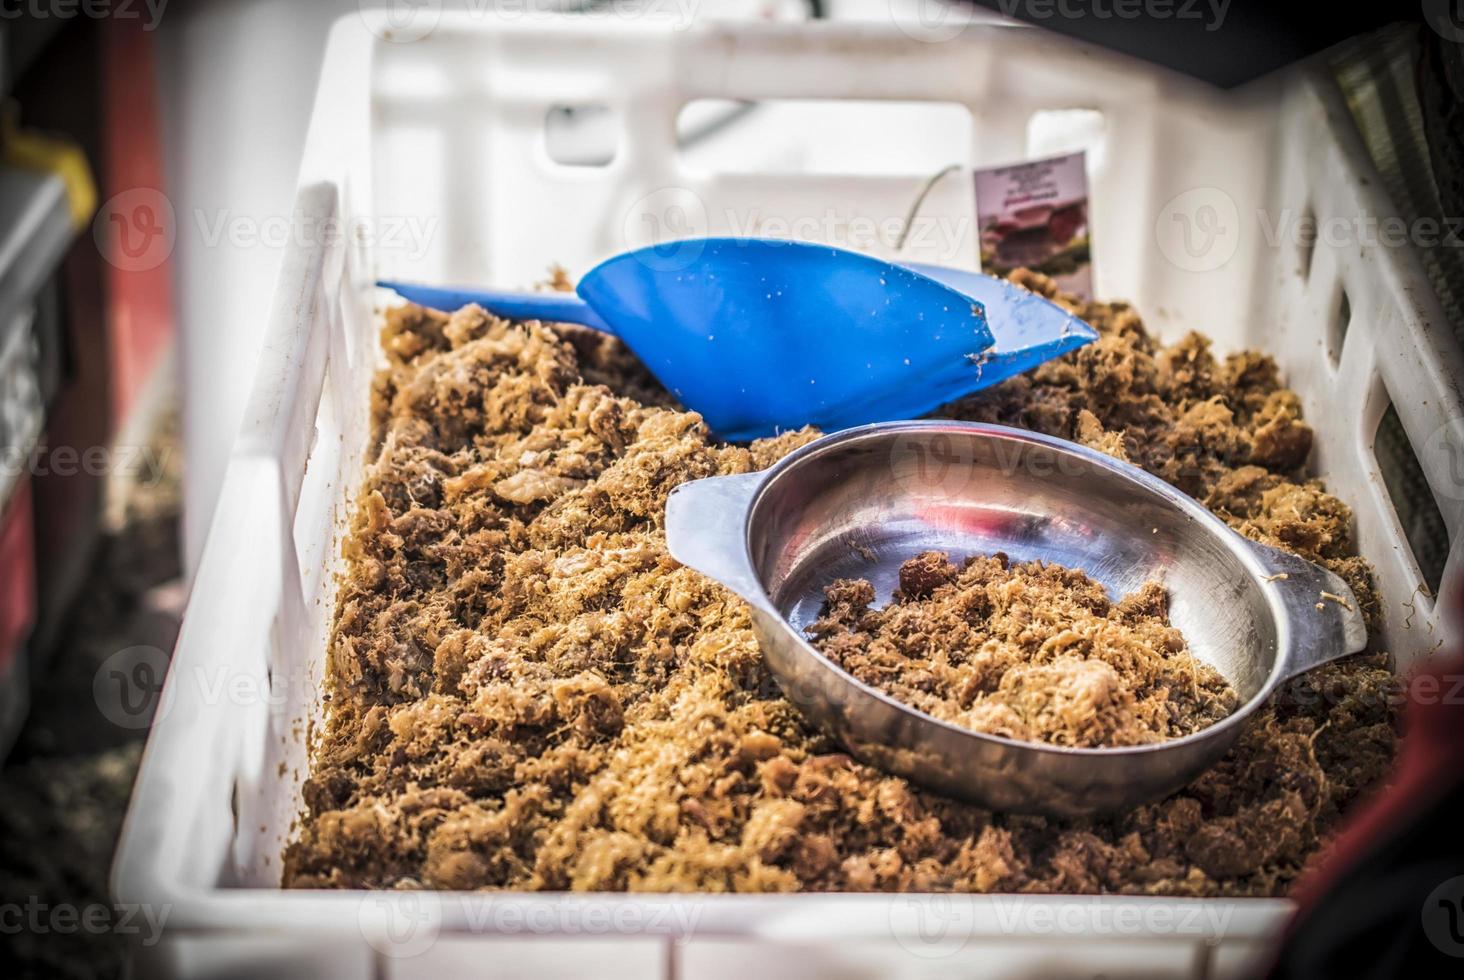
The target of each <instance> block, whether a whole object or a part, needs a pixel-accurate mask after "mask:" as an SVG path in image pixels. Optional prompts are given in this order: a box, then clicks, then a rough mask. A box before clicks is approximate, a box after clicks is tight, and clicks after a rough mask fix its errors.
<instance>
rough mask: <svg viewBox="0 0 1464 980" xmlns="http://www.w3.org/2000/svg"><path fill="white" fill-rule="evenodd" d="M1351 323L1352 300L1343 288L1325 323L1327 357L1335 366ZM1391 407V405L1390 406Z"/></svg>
mask: <svg viewBox="0 0 1464 980" xmlns="http://www.w3.org/2000/svg"><path fill="white" fill-rule="evenodd" d="M1351 324H1352V300H1351V299H1350V298H1348V296H1347V290H1346V289H1343V290H1341V292H1340V295H1339V296H1338V299H1337V309H1336V311H1335V312H1334V313H1333V314H1332V321H1331V322H1330V323H1329V324H1328V325H1327V357H1328V358H1329V359H1330V360H1331V362H1332V367H1333V368H1335V367H1336V366H1337V365H1338V364H1340V363H1341V361H1342V345H1343V344H1345V343H1346V342H1347V328H1348V327H1349V326H1351ZM1390 407H1391V406H1390Z"/></svg>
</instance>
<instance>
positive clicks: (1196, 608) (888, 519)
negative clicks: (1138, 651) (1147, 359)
mask: <svg viewBox="0 0 1464 980" xmlns="http://www.w3.org/2000/svg"><path fill="white" fill-rule="evenodd" d="M666 537H667V541H668V544H669V547H670V550H671V554H672V555H673V556H674V557H675V558H676V559H677V560H678V561H680V562H682V563H683V564H685V565H688V566H690V567H692V568H694V569H696V570H698V571H700V572H702V573H703V574H705V575H708V576H710V577H711V578H714V579H716V580H717V581H719V582H721V583H722V584H723V585H725V586H727V587H728V588H729V589H731V590H732V591H734V592H736V593H737V594H738V595H740V596H741V597H742V598H743V599H745V600H747V602H748V604H749V605H750V606H751V608H752V622H753V628H754V630H755V632H756V634H757V637H758V641H759V642H760V643H761V645H762V649H763V653H764V655H765V656H766V657H767V659H768V663H769V665H770V666H771V668H772V670H773V673H774V674H775V675H776V677H777V678H778V681H779V684H780V685H781V686H782V688H783V691H784V693H785V694H786V695H787V696H788V698H789V699H790V700H792V701H793V702H794V703H795V704H797V705H798V706H799V707H800V708H802V709H803V710H804V711H805V712H806V713H807V714H809V715H810V716H811V717H812V718H814V719H815V720H816V721H817V722H819V723H821V724H823V725H825V726H827V727H828V728H829V729H830V730H832V731H833V732H834V733H835V734H836V735H837V736H838V737H839V738H841V739H842V740H843V741H844V743H845V744H846V745H848V747H849V749H850V751H851V752H853V754H854V755H856V756H858V757H859V758H861V759H863V760H865V761H867V762H869V763H871V764H873V765H876V766H879V767H881V768H883V769H886V770H888V771H889V772H892V773H897V774H899V775H902V776H905V777H907V778H909V779H911V780H913V781H915V782H918V783H921V784H923V785H925V786H929V787H931V788H933V789H936V790H939V791H941V792H943V793H946V794H948V795H951V796H956V797H960V798H963V799H967V800H970V801H972V802H974V803H978V804H981V805H982V806H987V807H991V808H994V809H1000V810H1011V811H1024V812H1032V813H1046V814H1053V815H1058V816H1086V815H1092V814H1098V813H1105V812H1111V811H1114V810H1120V809H1124V808H1126V807H1132V806H1134V805H1136V804H1139V803H1143V802H1145V801H1147V800H1151V799H1154V798H1156V797H1159V796H1162V795H1164V794H1166V793H1169V792H1171V791H1173V790H1175V789H1178V788H1179V787H1180V786H1183V785H1184V784H1185V783H1187V782H1189V781H1190V780H1191V779H1193V778H1194V777H1195V776H1197V775H1199V773H1201V772H1202V771H1203V770H1204V769H1205V768H1207V767H1208V766H1210V765H1212V764H1213V763H1214V762H1215V761H1216V760H1218V759H1219V758H1220V756H1221V755H1223V754H1224V753H1225V751H1226V750H1227V749H1228V748H1229V747H1230V745H1231V744H1232V743H1233V742H1234V740H1235V738H1236V736H1237V734H1238V733H1239V732H1240V726H1241V725H1242V724H1243V723H1244V721H1245V719H1246V717H1247V716H1249V715H1250V714H1251V713H1252V712H1253V711H1255V710H1256V708H1257V707H1259V706H1260V704H1261V702H1262V701H1264V700H1265V698H1266V697H1267V696H1268V695H1269V694H1270V693H1271V692H1272V691H1273V690H1274V689H1275V688H1276V685H1278V684H1279V683H1281V682H1282V681H1283V680H1286V679H1287V678H1290V677H1293V676H1295V675H1297V674H1300V673H1302V672H1303V671H1306V670H1309V669H1311V668H1312V667H1316V666H1318V665H1320V664H1323V663H1326V662H1328V661H1330V660H1334V659H1336V658H1337V657H1341V656H1344V655H1346V654H1349V653H1356V652H1357V651H1359V650H1361V649H1363V647H1364V646H1365V645H1366V643H1367V634H1366V630H1365V628H1364V626H1363V620H1362V616H1361V614H1360V613H1359V612H1358V609H1357V602H1356V600H1355V599H1354V598H1353V596H1352V593H1351V592H1350V591H1349V589H1348V588H1347V586H1346V584H1345V583H1343V581H1342V580H1341V579H1340V578H1338V577H1337V576H1336V575H1333V574H1332V573H1331V572H1328V571H1326V570H1325V569H1322V568H1319V567H1317V566H1316V565H1313V564H1311V563H1310V562H1307V561H1303V560H1302V559H1300V558H1297V557H1295V556H1293V555H1289V554H1287V553H1285V552H1282V551H1278V550H1276V549H1274V548H1269V547H1266V546H1265V545H1260V544H1257V543H1256V542H1253V541H1249V540H1247V539H1246V538H1244V537H1242V536H1241V535H1239V534H1237V533H1236V532H1234V531H1232V530H1231V529H1230V528H1229V527H1227V526H1226V525H1225V524H1224V523H1223V522H1222V521H1220V520H1219V519H1218V518H1217V517H1215V516H1214V515H1213V514H1211V513H1210V512H1209V511H1208V510H1206V509H1205V507H1204V506H1202V505H1201V504H1200V503H1199V502H1197V501H1195V500H1194V499H1192V498H1190V497H1188V496H1186V495H1185V494H1183V493H1181V492H1179V491H1178V490H1176V489H1174V488H1173V487H1171V486H1170V485H1169V484H1167V483H1165V482H1164V481H1162V480H1159V479H1157V478H1156V477H1153V476H1151V475H1149V474H1148V473H1145V472H1144V471H1143V470H1140V469H1138V468H1137V467H1134V466H1131V465H1129V464H1126V463H1122V462H1119V461H1117V460H1115V459H1113V458H1111V457H1109V456H1106V455H1104V454H1103V453H1099V452H1096V451H1094V450H1091V449H1087V448H1085V447H1083V446H1079V445H1076V444H1074V443H1071V442H1067V441H1064V440H1061V439H1054V438H1051V437H1048V436H1042V435H1037V434H1035V433H1031V432H1025V431H1022V430H1018V429H1010V428H1006V427H1004V426H995V425H980V424H975V423H959V422H938V421H931V422H890V423H884V424H879V425H870V426H863V427H860V428H856V429H848V430H845V431H843V432H839V433H835V434H833V435H830V436H826V437H824V438H822V439H819V440H818V441H817V442H814V443H811V444H809V445H807V446H805V447H803V448H802V449H800V450H798V451H797V452H794V453H792V454H791V455H789V456H788V457H787V458H785V459H784V460H782V461H781V462H780V463H778V464H777V465H776V466H774V467H772V468H771V469H769V470H765V471H763V472H760V473H749V474H745V475H740V476H725V477H713V478H711V479H706V480H697V481H695V482H693V483H688V484H685V485H683V486H680V487H678V488H677V489H676V490H675V492H673V493H672V495H671V498H670V500H669V501H668V502H667V505H666ZM932 549H936V550H941V551H946V552H949V553H950V554H951V556H952V557H953V558H955V559H961V558H965V557H967V556H968V555H973V554H991V553H994V552H998V551H1001V552H1005V553H1006V554H1007V555H1009V556H1010V557H1011V558H1012V560H1014V561H1026V560H1030V559H1034V558H1042V559H1045V560H1047V561H1052V562H1058V563H1060V564H1063V565H1066V566H1069V567H1072V568H1080V569H1083V570H1084V571H1085V572H1087V573H1088V575H1089V576H1091V577H1092V578H1094V579H1096V580H1097V581H1099V582H1101V583H1102V584H1103V585H1104V587H1105V588H1107V589H1108V591H1109V594H1110V595H1111V596H1113V597H1115V598H1117V597H1119V596H1122V595H1124V594H1126V593H1128V592H1130V591H1132V590H1133V589H1135V588H1137V587H1138V586H1140V585H1142V584H1143V583H1144V582H1146V581H1148V580H1150V579H1158V580H1160V581H1162V582H1163V583H1165V585H1166V586H1167V587H1168V589H1169V593H1170V619H1171V621H1172V622H1173V624H1174V625H1175V626H1177V627H1178V628H1179V629H1180V630H1181V631H1183V633H1184V635H1185V638H1186V639H1187V640H1188V642H1189V646H1190V650H1191V651H1192V652H1193V653H1194V654H1195V656H1197V657H1199V658H1200V659H1201V660H1204V661H1205V662H1207V663H1209V664H1211V665H1212V666H1213V667H1215V669H1216V670H1218V671H1219V672H1220V673H1221V674H1222V675H1223V676H1224V677H1225V679H1226V680H1228V681H1229V682H1230V684H1231V685H1232V686H1233V687H1234V688H1235V691H1236V693H1237V695H1238V696H1239V701H1240V707H1239V708H1238V709H1237V710H1236V712H1235V713H1234V714H1232V715H1231V716H1230V717H1228V718H1226V719H1225V720H1223V721H1221V722H1218V723H1216V724H1214V725H1211V726H1210V727H1209V728H1206V729H1205V730H1203V731H1200V732H1196V733H1195V734H1193V735H1189V736H1186V737H1184V738H1180V739H1175V740H1173V741H1169V742H1162V743H1158V744H1154V745H1144V746H1136V747H1126V748H1112V749H1079V748H1065V747H1060V746H1053V745H1046V744H1041V743H1034V742H1022V741H1016V740H1013V739H1008V738H1002V737H999V736H995V735H987V734H982V733H979V732H973V731H970V730H968V729H965V728H961V727H959V726H956V725H952V724H948V723H946V722H943V721H938V720H937V719H935V718H932V717H930V716H929V715H926V714H924V713H923V712H921V711H918V710H916V709H914V708H911V707H910V706H908V705H906V704H903V703H901V702H900V701H898V700H896V699H895V698H893V697H891V696H890V695H888V694H885V693H883V692H881V691H879V690H876V689H875V688H873V687H870V686H868V685H866V684H863V683H861V682H860V681H857V680H855V679H854V678H853V677H851V676H850V675H849V674H847V673H845V672H844V671H843V670H842V669H841V668H839V667H837V666H836V665H834V664H833V663H832V662H830V661H829V660H828V659H827V658H825V657H824V656H823V655H822V654H821V653H819V652H818V651H817V650H815V649H814V648H813V647H812V646H811V645H810V644H809V643H808V641H807V640H806V639H805V638H804V629H805V628H806V627H807V626H808V625H809V624H811V623H812V622H813V620H814V619H816V618H817V616H818V613H819V608H820V606H821V604H822V600H823V590H824V586H826V585H827V584H828V583H829V582H831V581H833V580H834V579H838V578H865V579H868V580H869V581H870V582H872V583H873V585H874V587H875V589H876V592H877V601H878V602H883V601H888V599H889V597H890V595H891V593H892V592H893V591H894V589H895V587H896V584H897V576H898V570H899V567H900V564H901V563H902V562H904V561H905V560H906V559H908V558H910V557H912V556H914V555H916V554H919V553H920V552H922V551H928V550H932Z"/></svg>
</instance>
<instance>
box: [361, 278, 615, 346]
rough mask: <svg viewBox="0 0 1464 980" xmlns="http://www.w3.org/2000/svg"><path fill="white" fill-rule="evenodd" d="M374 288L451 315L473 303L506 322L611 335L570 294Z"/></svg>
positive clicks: (405, 285) (385, 282)
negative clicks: (579, 328) (588, 329)
mask: <svg viewBox="0 0 1464 980" xmlns="http://www.w3.org/2000/svg"><path fill="white" fill-rule="evenodd" d="M376 285H378V286H380V287H381V288H383V289H390V290H391V291H393V292H395V293H396V294H397V295H398V296H400V297H401V298H402V299H404V300H406V301H407V302H409V303H416V304H417V305H418V306H426V307H429V308H431V309H434V310H441V311H442V312H444V313H451V312H452V311H454V310H456V309H458V308H459V307H463V306H467V305H468V304H469V303H477V304H478V305H479V306H481V307H483V309H485V310H487V311H488V312H489V313H493V314H496V315H498V316H501V317H505V318H507V319H510V320H544V321H547V322H550V323H578V324H580V325H582V326H586V327H591V328H593V329H595V330H599V331H601V332H603V333H608V334H613V333H615V331H614V330H612V329H610V325H609V324H607V323H606V322H605V321H604V320H602V319H600V316H599V314H597V313H596V312H595V311H594V310H592V309H590V305H589V304H588V303H586V302H585V301H584V300H582V299H580V298H579V297H578V296H576V295H574V294H573V293H521V292H515V291H513V290H506V289H469V288H466V287H458V286H424V285H422V284H420V283H415V282H398V281H397V280H395V279H381V280H378V281H377V283H376Z"/></svg>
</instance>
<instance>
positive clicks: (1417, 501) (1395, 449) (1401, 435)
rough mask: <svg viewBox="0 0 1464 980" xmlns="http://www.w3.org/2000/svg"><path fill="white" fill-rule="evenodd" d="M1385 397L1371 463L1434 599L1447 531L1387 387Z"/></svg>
mask: <svg viewBox="0 0 1464 980" xmlns="http://www.w3.org/2000/svg"><path fill="white" fill-rule="evenodd" d="M1383 395H1384V397H1385V398H1386V399H1387V402H1388V407H1387V409H1386V410H1385V411H1384V412H1383V415H1382V418H1380V419H1379V420H1378V427H1377V429H1376V430H1375V431H1374V433H1373V445H1372V452H1373V462H1374V463H1375V464H1376V465H1377V468H1378V473H1379V474H1380V475H1381V476H1382V478H1383V488H1384V489H1385V490H1386V491H1387V495H1388V502H1389V504H1391V505H1392V508H1393V514H1394V515H1395V516H1396V517H1397V519H1398V525H1399V526H1400V527H1401V528H1402V529H1403V537H1404V538H1405V539H1406V540H1407V541H1408V548H1409V550H1410V551H1412V552H1413V561H1414V563H1415V564H1416V565H1417V566H1418V570H1419V573H1420V574H1421V575H1422V576H1423V582H1424V585H1426V586H1427V587H1428V589H1429V591H1430V593H1431V594H1432V595H1438V593H1439V585H1440V583H1442V582H1443V578H1444V564H1445V562H1447V561H1448V557H1449V532H1448V529H1447V528H1446V527H1445V525H1444V514H1443V511H1442V509H1441V508H1440V507H1439V502H1438V499H1437V498H1436V497H1435V496H1434V492H1433V488H1432V487H1431V486H1430V485H1429V482H1428V478H1427V477H1426V476H1425V475H1424V471H1423V466H1422V465H1421V464H1420V463H1419V461H1418V453H1417V452H1416V451H1415V450H1414V448H1413V442H1412V440H1411V439H1409V438H1408V433H1407V431H1406V430H1405V429H1404V428H1403V419H1402V418H1401V417H1400V416H1399V415H1398V408H1397V406H1396V405H1395V404H1394V402H1393V398H1392V394H1391V393H1390V392H1388V391H1387V389H1386V387H1384V390H1383Z"/></svg>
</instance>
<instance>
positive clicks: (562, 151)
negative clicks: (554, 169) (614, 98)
mask: <svg viewBox="0 0 1464 980" xmlns="http://www.w3.org/2000/svg"><path fill="white" fill-rule="evenodd" d="M544 152H545V153H547V154H549V159H551V160H553V161H554V162H555V163H557V164H559V165H560V166H563V167H608V166H609V165H610V164H611V162H612V161H614V159H615V156H616V154H617V153H619V152H620V122H619V120H618V119H617V117H616V115H615V112H614V111H613V110H612V109H611V108H610V107H609V106H608V105H606V104H605V103H603V102H587V103H581V104H578V105H567V104H560V105H552V106H550V107H549V110H548V111H547V112H546V113H545V114H544Z"/></svg>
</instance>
